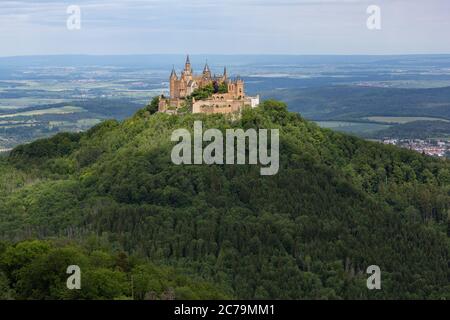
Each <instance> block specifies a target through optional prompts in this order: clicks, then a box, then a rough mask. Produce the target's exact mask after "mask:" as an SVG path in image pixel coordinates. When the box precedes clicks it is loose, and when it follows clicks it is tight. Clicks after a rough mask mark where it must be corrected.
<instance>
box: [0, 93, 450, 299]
mask: <svg viewBox="0 0 450 320" xmlns="http://www.w3.org/2000/svg"><path fill="white" fill-rule="evenodd" d="M195 120H202V121H203V122H204V126H205V128H206V127H208V128H219V129H220V130H224V129H225V128H230V127H231V128H244V129H248V128H256V129H257V128H278V129H279V130H280V145H281V146H280V161H281V163H280V170H279V173H278V175H275V176H271V177H261V176H260V175H259V167H257V166H250V165H237V166H218V165H212V166H207V165H204V166H176V165H174V164H172V163H171V161H170V152H171V148H172V146H173V143H171V142H170V135H171V133H172V131H173V130H175V129H178V128H188V129H189V128H192V127H193V122H194V121H195ZM449 188H450V162H449V161H448V160H440V159H434V158H430V157H426V156H422V155H421V154H418V153H415V152H411V151H408V150H402V149H398V148H396V147H393V146H384V145H381V144H378V143H372V142H367V141H364V140H361V139H358V138H355V137H351V136H346V135H343V134H340V133H336V132H333V131H330V130H325V129H320V128H319V127H318V126H317V125H315V124H313V123H311V122H308V121H306V120H304V119H303V118H302V117H300V116H299V115H298V114H296V113H291V112H288V111H287V107H286V105H284V104H283V103H280V102H276V101H266V102H264V103H263V104H262V105H261V107H259V108H256V109H253V110H246V111H245V112H244V114H243V115H242V117H241V119H239V120H235V121H231V120H229V119H227V118H226V117H225V116H223V115H215V116H205V115H192V114H189V115H185V116H170V115H165V114H155V115H150V113H149V112H148V111H147V110H145V109H143V110H140V111H138V112H137V113H136V114H135V115H134V116H133V117H131V118H129V119H127V120H125V121H123V122H117V121H114V120H109V121H105V122H102V123H101V124H99V125H96V126H95V127H93V128H92V129H90V130H89V131H87V132H85V133H70V134H69V133H64V134H58V135H56V136H54V137H52V138H50V139H44V140H38V141H36V142H33V143H31V144H27V145H21V146H18V147H17V148H15V149H14V150H13V151H12V152H11V154H10V155H9V156H8V157H7V158H3V159H2V160H1V162H0V235H1V238H2V239H4V240H9V241H11V242H12V243H11V242H9V243H8V244H4V245H0V285H3V287H4V288H6V289H7V290H6V289H5V291H4V292H8V294H9V295H10V296H11V297H16V298H22V299H23V298H32V297H33V295H36V296H39V297H42V296H44V297H46V298H54V299H64V298H80V296H78V297H77V296H67V294H66V291H64V282H63V280H62V279H65V278H64V277H65V270H60V269H62V268H63V266H64V264H65V263H66V262H70V263H73V259H72V260H71V259H69V258H67V250H69V252H73V250H75V251H76V252H77V254H78V255H77V257H80V258H79V259H80V260H82V261H84V262H83V266H84V268H85V269H84V270H85V272H87V273H88V274H89V275H90V277H91V278H90V279H96V281H93V282H92V283H93V284H91V286H90V287H89V291H83V290H82V292H81V293H80V294H85V296H84V297H85V298H86V297H87V298H92V297H94V298H101V297H107V298H130V297H131V292H132V290H131V287H130V282H129V279H130V276H131V275H135V277H134V279H135V281H136V282H135V285H136V287H135V288H134V289H135V292H139V295H138V296H135V298H140V299H143V298H146V297H147V298H152V297H153V298H155V297H156V298H167V297H172V298H193V299H195V298H200V297H210V298H218V297H234V298H247V299H252V298H259V299H269V298H274V299H283V298H285V299H305V298H310V299H344V298H345V299H392V298H404V299H441V298H447V299H448V298H450V286H449V283H448V279H449V276H450V273H449V269H448V257H449V254H450V239H449V235H448V219H449V209H450V208H449V204H450V196H449V194H450V193H449V191H450V189H449ZM25 239H48V240H49V241H50V242H49V243H50V244H48V243H47V242H46V243H47V244H45V243H44V244H42V243H32V244H29V243H27V242H20V241H22V240H25ZM17 242H19V244H15V243H17ZM21 243H22V244H21ZM73 247H76V248H78V249H73ZM2 248H3V249H2ZM70 250H72V251H70ZM83 257H84V258H83ZM83 259H84V260H83ZM45 261H57V262H55V263H54V264H46V263H45ZM149 263H150V265H149ZM51 265H52V266H55V269H52V270H50V269H48V268H50V266H51ZM370 265H378V266H380V268H381V270H382V290H374V291H369V290H368V289H367V287H366V279H367V277H368V275H367V274H366V269H367V267H368V266H370ZM37 266H39V268H37ZM169 269H170V270H171V271H170V272H169V271H167V270H169ZM12 270H16V271H17V272H13V271H12ZM20 270H22V271H20ZM26 270H36V271H35V272H34V273H32V274H31V275H30V274H29V273H27V272H26ZM59 272H61V273H62V275H60V273H59ZM171 273H174V274H176V275H177V276H176V277H180V278H179V279H180V280H179V281H178V282H173V281H171V280H170V279H171V277H170V276H168V274H171ZM46 274H52V275H55V276H53V277H47V276H44V275H46ZM101 279H105V281H104V282H105V283H110V282H108V280H109V279H114V282H111V283H112V285H111V286H109V287H107V288H105V287H104V285H103V284H102V281H101ZM127 279H128V280H127ZM200 283H201V285H200V286H199V285H198V284H200ZM211 283H214V285H211ZM30 287H32V288H36V289H35V291H30ZM86 290H87V289H86Z"/></svg>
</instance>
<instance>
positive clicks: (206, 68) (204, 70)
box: [203, 59, 211, 73]
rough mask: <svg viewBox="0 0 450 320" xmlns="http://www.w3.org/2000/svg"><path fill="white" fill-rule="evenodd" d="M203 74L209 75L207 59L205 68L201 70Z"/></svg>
mask: <svg viewBox="0 0 450 320" xmlns="http://www.w3.org/2000/svg"><path fill="white" fill-rule="evenodd" d="M203 73H211V70H210V69H209V65H208V59H206V63H205V68H204V69H203Z"/></svg>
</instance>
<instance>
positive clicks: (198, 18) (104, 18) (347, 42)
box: [0, 0, 450, 56]
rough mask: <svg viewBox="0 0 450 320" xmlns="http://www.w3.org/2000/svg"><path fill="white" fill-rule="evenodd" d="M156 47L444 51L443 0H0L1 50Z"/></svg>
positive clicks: (449, 1) (448, 42)
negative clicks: (76, 12)
mask: <svg viewBox="0 0 450 320" xmlns="http://www.w3.org/2000/svg"><path fill="white" fill-rule="evenodd" d="M70 5H75V6H78V7H79V8H80V22H81V23H80V29H75V30H70V29H69V28H68V27H67V20H68V19H70V18H73V17H74V16H73V15H72V14H71V13H67V9H68V7H69V6H70ZM371 5H376V6H378V8H379V9H380V19H379V21H380V27H381V29H375V30H373V29H372V30H371V29H369V28H368V27H367V20H368V19H371V20H370V21H371V22H373V21H375V20H373V18H374V16H373V15H372V14H373V11H371V12H370V13H368V12H367V9H368V7H369V6H371ZM75 18H76V17H75ZM375 18H376V17H375ZM70 21H72V22H73V21H76V19H75V20H73V19H71V20H70ZM156 53H158V54H164V53H172V54H185V53H190V54H299V55H302V54H418V53H436V54H444V53H445V54H449V53H450V0H215V1H212V0H208V1H206V0H184V1H177V0H42V1H39V0H17V1H8V0H0V56H16V55H50V54H115V55H117V54H156Z"/></svg>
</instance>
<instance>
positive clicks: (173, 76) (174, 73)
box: [170, 66, 178, 79]
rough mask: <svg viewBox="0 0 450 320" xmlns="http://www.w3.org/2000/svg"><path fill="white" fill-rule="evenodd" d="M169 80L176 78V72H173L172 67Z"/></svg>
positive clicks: (173, 68)
mask: <svg viewBox="0 0 450 320" xmlns="http://www.w3.org/2000/svg"><path fill="white" fill-rule="evenodd" d="M170 78H171V79H172V78H175V79H176V78H178V76H177V72H176V71H175V66H173V67H172V73H171V74H170Z"/></svg>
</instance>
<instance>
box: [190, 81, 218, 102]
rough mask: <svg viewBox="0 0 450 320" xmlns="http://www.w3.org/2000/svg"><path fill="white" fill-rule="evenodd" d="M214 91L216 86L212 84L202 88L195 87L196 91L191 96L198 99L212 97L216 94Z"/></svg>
mask: <svg viewBox="0 0 450 320" xmlns="http://www.w3.org/2000/svg"><path fill="white" fill-rule="evenodd" d="M214 92H215V89H214V86H213V85H212V84H209V85H207V86H204V87H202V88H198V89H195V90H194V92H193V93H192V94H191V98H194V99H195V100H197V101H198V100H205V99H207V98H209V97H211V96H212V95H213V94H214Z"/></svg>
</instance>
